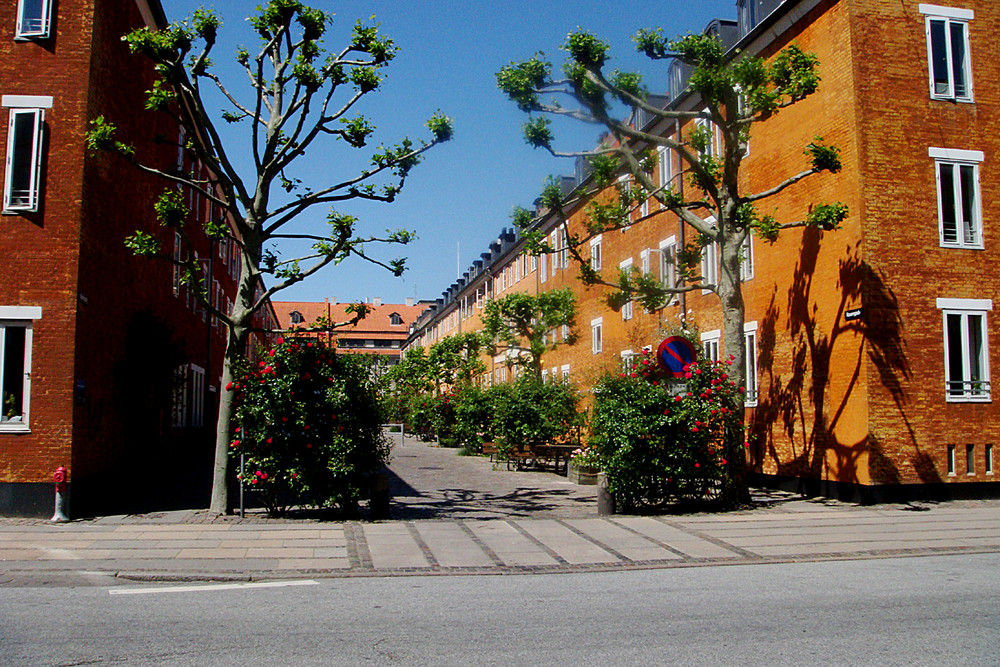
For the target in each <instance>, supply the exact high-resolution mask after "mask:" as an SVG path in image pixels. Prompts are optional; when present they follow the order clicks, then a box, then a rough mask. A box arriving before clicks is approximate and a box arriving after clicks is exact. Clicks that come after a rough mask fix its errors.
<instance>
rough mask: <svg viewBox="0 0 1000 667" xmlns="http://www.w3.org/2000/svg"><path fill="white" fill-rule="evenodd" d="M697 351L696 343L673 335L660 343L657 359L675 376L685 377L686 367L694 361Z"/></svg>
mask: <svg viewBox="0 0 1000 667" xmlns="http://www.w3.org/2000/svg"><path fill="white" fill-rule="evenodd" d="M696 354H697V352H696V351H695V349H694V345H692V344H691V341H689V340H688V339H687V338H684V337H683V336H671V337H670V338H666V339H664V341H663V342H662V343H660V347H659V348H658V349H657V350H656V361H657V363H659V364H660V367H661V368H663V369H664V370H665V371H667V372H668V373H670V374H671V375H672V376H673V377H675V378H680V377H684V367H685V366H687V365H688V364H690V363H693V362H694V358H695V355H696Z"/></svg>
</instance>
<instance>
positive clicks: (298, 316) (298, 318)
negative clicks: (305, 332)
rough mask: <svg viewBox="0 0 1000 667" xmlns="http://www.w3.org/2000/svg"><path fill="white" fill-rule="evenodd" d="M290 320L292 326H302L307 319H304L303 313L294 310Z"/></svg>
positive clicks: (289, 317)
mask: <svg viewBox="0 0 1000 667" xmlns="http://www.w3.org/2000/svg"><path fill="white" fill-rule="evenodd" d="M288 319H289V320H291V323H292V324H302V323H303V322H305V318H304V317H302V313H300V312H299V311H297V310H293V311H292V314H291V315H289V316H288Z"/></svg>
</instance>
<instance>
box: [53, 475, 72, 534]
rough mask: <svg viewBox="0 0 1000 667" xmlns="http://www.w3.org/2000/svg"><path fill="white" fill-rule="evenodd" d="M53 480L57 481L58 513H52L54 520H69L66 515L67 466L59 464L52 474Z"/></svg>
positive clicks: (56, 521) (60, 521)
mask: <svg viewBox="0 0 1000 667" xmlns="http://www.w3.org/2000/svg"><path fill="white" fill-rule="evenodd" d="M52 481H54V482H55V483H56V513H55V514H53V515H52V521H53V522H55V523H62V522H63V521H69V517H68V516H66V467H65V466H59V467H58V468H56V471H55V473H53V475H52Z"/></svg>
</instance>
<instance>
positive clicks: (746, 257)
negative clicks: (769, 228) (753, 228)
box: [740, 234, 753, 282]
mask: <svg viewBox="0 0 1000 667" xmlns="http://www.w3.org/2000/svg"><path fill="white" fill-rule="evenodd" d="M751 278H753V234H747V237H746V238H745V239H744V240H743V244H742V245H741V246H740V281H741V282H746V281H748V280H750V279H751Z"/></svg>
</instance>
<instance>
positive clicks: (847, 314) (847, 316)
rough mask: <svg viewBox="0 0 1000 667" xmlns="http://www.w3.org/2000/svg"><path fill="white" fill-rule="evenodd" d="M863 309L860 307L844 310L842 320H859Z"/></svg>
mask: <svg viewBox="0 0 1000 667" xmlns="http://www.w3.org/2000/svg"><path fill="white" fill-rule="evenodd" d="M862 314H863V311H862V310H861V308H855V309H853V310H845V311H844V320H845V321H847V322H850V321H851V320H860V319H861V315H862Z"/></svg>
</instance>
